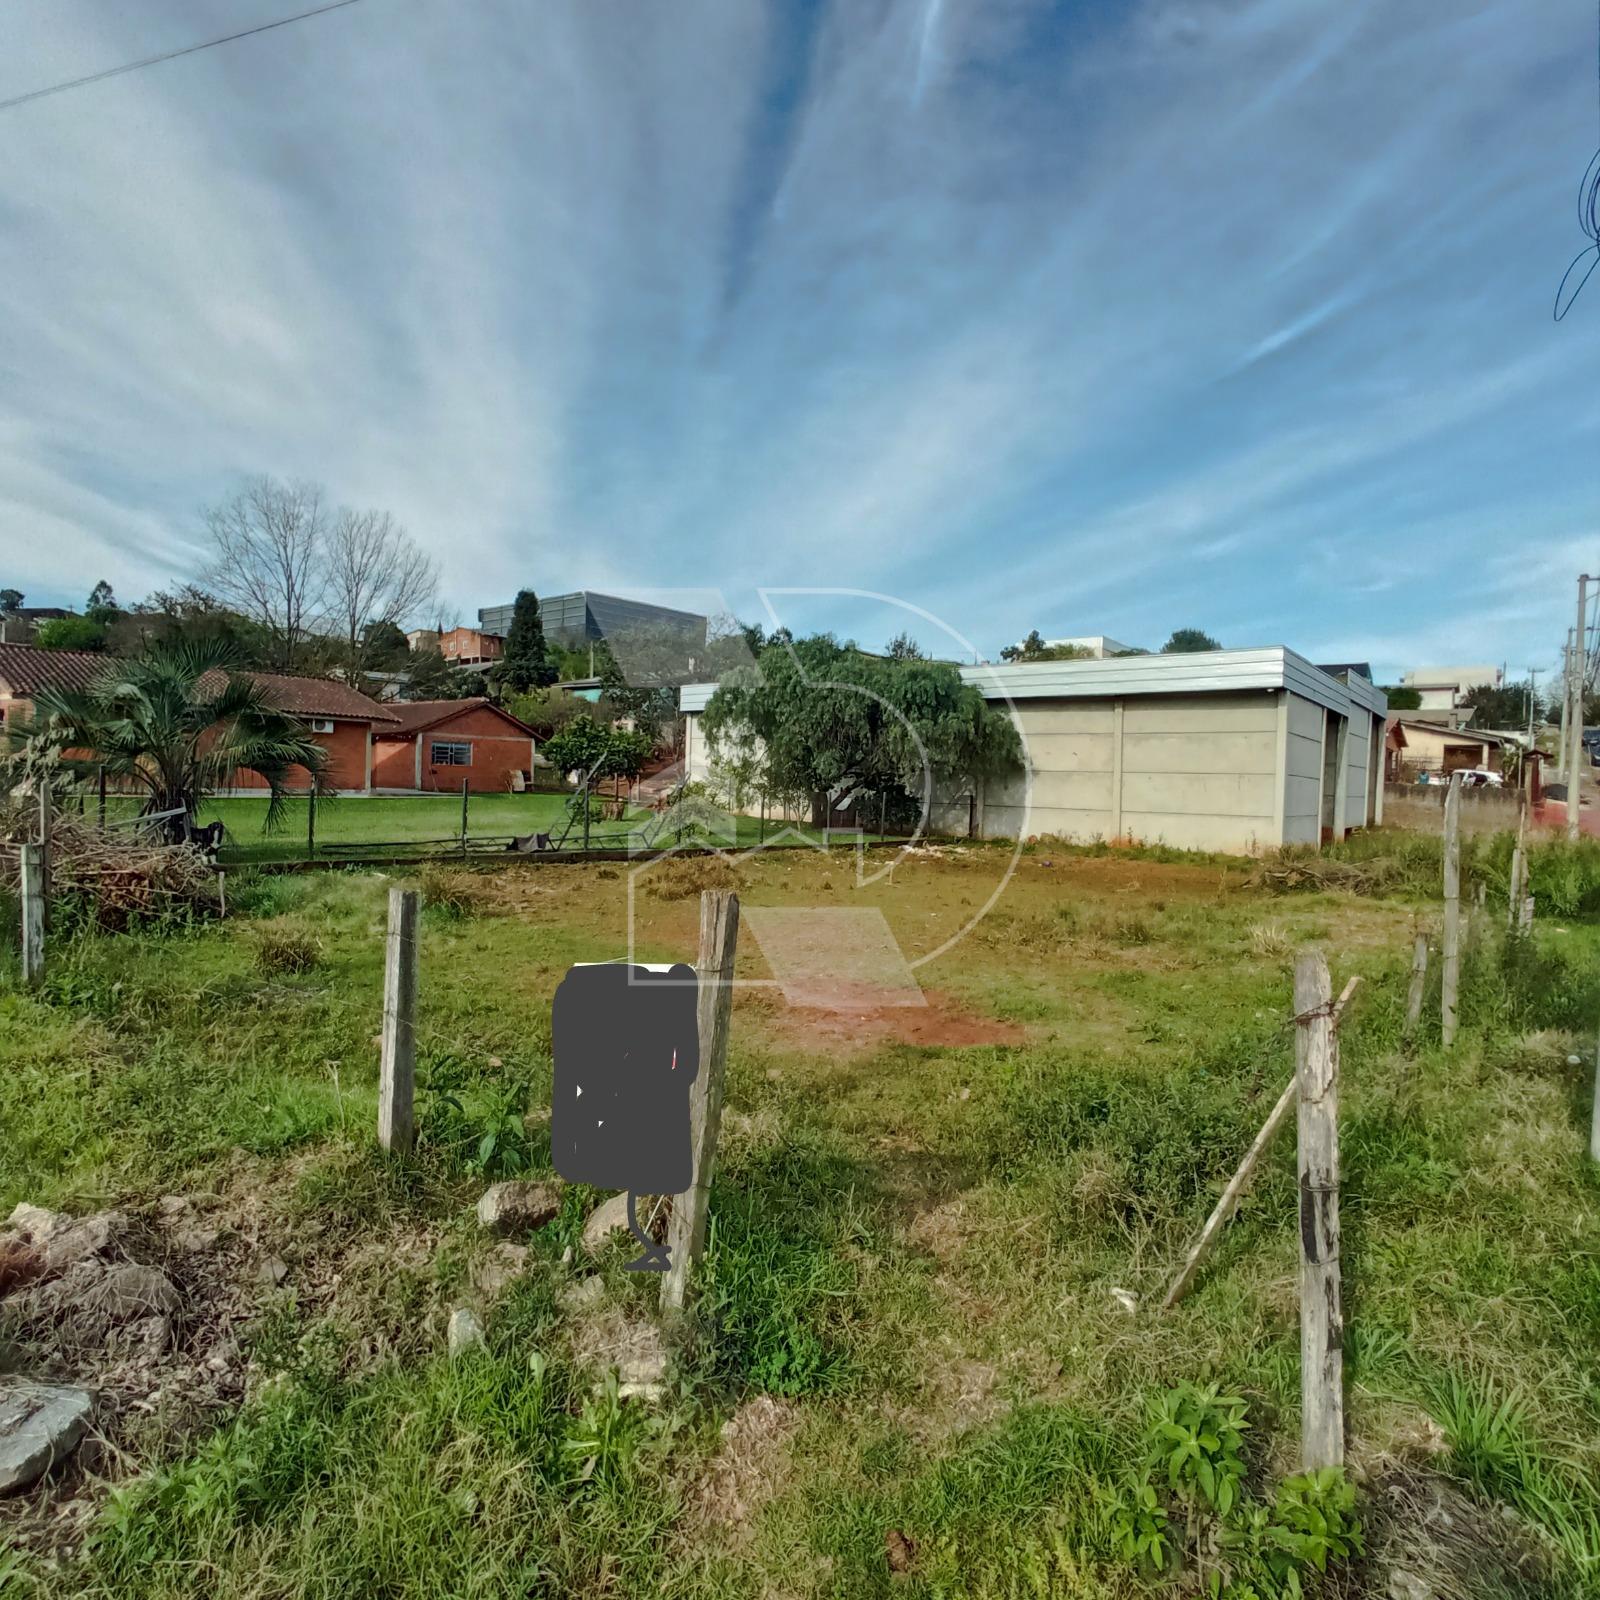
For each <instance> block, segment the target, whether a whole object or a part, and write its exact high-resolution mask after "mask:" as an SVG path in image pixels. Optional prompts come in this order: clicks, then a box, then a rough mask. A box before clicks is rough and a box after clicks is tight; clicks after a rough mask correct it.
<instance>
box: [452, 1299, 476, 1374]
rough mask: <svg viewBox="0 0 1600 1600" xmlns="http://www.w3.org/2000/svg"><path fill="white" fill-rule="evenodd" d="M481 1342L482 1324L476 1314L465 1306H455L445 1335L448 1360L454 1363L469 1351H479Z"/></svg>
mask: <svg viewBox="0 0 1600 1600" xmlns="http://www.w3.org/2000/svg"><path fill="white" fill-rule="evenodd" d="M483 1341H484V1333H483V1324H482V1323H481V1322H480V1321H479V1320H478V1316H477V1313H476V1312H475V1311H471V1310H469V1309H468V1308H467V1307H466V1306H457V1307H456V1308H455V1310H454V1311H452V1312H451V1313H450V1326H449V1328H448V1329H447V1331H446V1333H445V1345H446V1348H447V1349H448V1350H449V1352H450V1359H451V1360H452V1361H455V1360H458V1359H459V1358H460V1357H462V1356H464V1355H465V1354H466V1353H467V1351H469V1350H478V1349H481V1348H482V1346H483Z"/></svg>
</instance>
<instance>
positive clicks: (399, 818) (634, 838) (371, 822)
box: [199, 794, 819, 863]
mask: <svg viewBox="0 0 1600 1600" xmlns="http://www.w3.org/2000/svg"><path fill="white" fill-rule="evenodd" d="M308 811H309V803H308V802H307V800H306V799H304V798H303V797H298V796H297V797H295V798H293V799H290V800H289V801H287V802H286V804H285V806H284V814H283V820H282V822H281V823H280V824H279V826H278V827H277V828H276V829H274V830H273V831H272V832H271V833H268V832H266V831H265V824H266V815H267V802H266V801H265V800H264V799H256V798H254V797H249V798H241V797H230V798H226V799H216V800H212V801H210V802H208V803H207V805H206V806H205V807H204V808H203V810H202V811H201V813H200V819H199V820H200V821H201V822H210V821H213V820H219V821H221V822H222V823H223V824H224V825H225V826H226V828H227V830H228V837H227V839H226V841H225V843H224V847H223V860H224V861H225V862H228V863H231V862H267V861H301V860H304V859H306V856H307V848H308V841H307V826H306V825H307V821H308V815H307V814H308ZM656 820H657V819H656V815H655V813H653V812H651V811H648V810H645V809H642V808H640V807H632V808H630V809H629V812H628V814H627V817H626V818H625V819H624V820H621V821H616V822H611V821H600V820H598V819H596V820H594V821H592V822H591V823H590V825H589V841H590V844H591V845H593V846H595V847H600V846H606V847H611V848H621V847H626V846H627V845H628V844H629V843H630V842H633V843H635V844H642V843H644V842H646V841H647V840H654V841H655V842H656V843H658V844H660V845H663V846H665V845H668V844H670V843H672V842H673V840H672V835H671V834H670V833H667V832H662V833H660V834H659V837H658V836H657V835H656V833H655V831H654V825H655V823H656ZM566 825H567V797H566V796H565V795H560V794H489V795H472V796H470V797H469V799H468V802H467V832H468V836H469V838H478V839H484V838H506V837H508V836H510V835H512V834H527V833H549V834H551V835H552V836H559V835H560V834H561V832H562V830H563V829H564V828H565V827H566ZM737 825H738V844H739V845H740V846H741V847H745V846H749V845H753V844H755V843H757V842H758V840H759V839H760V838H761V837H762V836H763V833H764V836H765V837H766V838H768V839H773V838H776V837H777V835H778V833H779V831H780V829H781V828H783V827H785V826H790V825H786V824H780V823H777V822H770V821H769V822H768V823H767V824H766V825H765V829H764V830H763V827H762V824H761V821H760V819H759V818H757V817H740V818H738V819H737ZM793 832H794V834H795V835H796V836H798V837H803V838H807V839H815V838H817V837H819V835H818V833H817V831H816V830H814V829H811V828H794V829H793ZM460 836H461V797H460V796H459V795H454V796H452V795H375V796H372V797H371V798H367V797H362V796H350V795H344V796H339V797H337V798H334V799H323V800H319V801H318V802H317V815H316V842H317V845H318V847H319V848H320V847H322V846H324V845H349V844H367V845H373V846H378V845H384V844H397V845H399V844H415V845H422V844H427V843H438V842H440V841H454V840H457V839H459V838H460ZM718 842H721V841H718ZM582 844H583V824H582V822H581V821H579V822H577V823H575V824H574V826H573V827H572V829H571V831H570V833H568V834H567V838H566V848H568V849H578V848H581V846H582Z"/></svg>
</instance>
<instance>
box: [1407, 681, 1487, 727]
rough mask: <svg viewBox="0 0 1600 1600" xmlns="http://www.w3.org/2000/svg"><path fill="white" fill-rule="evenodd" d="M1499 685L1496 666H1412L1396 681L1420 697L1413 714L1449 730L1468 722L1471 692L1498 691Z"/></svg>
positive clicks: (1470, 714)
mask: <svg viewBox="0 0 1600 1600" xmlns="http://www.w3.org/2000/svg"><path fill="white" fill-rule="evenodd" d="M1503 683H1504V675H1503V674H1502V672H1501V670H1500V668H1499V667H1415V668H1413V669H1412V670H1411V671H1410V672H1407V673H1405V674H1404V675H1403V676H1402V677H1401V679H1400V684H1401V687H1402V688H1406V689H1415V690H1416V691H1417V694H1418V695H1419V696H1420V697H1421V700H1422V703H1421V705H1419V706H1418V707H1417V708H1416V712H1415V714H1416V715H1419V716H1421V717H1422V719H1423V720H1424V721H1427V722H1447V723H1449V724H1450V726H1451V727H1459V726H1461V725H1462V724H1464V723H1466V722H1469V721H1471V718H1472V713H1471V710H1470V708H1468V707H1467V705H1466V699H1467V696H1468V695H1469V694H1471V693H1472V691H1473V690H1474V689H1498V688H1500V687H1501V686H1502V684H1503ZM1463 712H1465V715H1462V714H1461V713H1463Z"/></svg>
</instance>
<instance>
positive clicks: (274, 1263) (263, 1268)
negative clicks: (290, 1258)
mask: <svg viewBox="0 0 1600 1600" xmlns="http://www.w3.org/2000/svg"><path fill="white" fill-rule="evenodd" d="M288 1276H289V1263H288V1262H287V1261H285V1260H284V1259H283V1257H282V1256H268V1257H267V1258H266V1260H264V1261H263V1262H262V1263H261V1265H260V1266H259V1267H257V1268H256V1281H257V1282H259V1283H264V1284H267V1285H269V1286H270V1287H271V1288H274V1289H275V1288H277V1286H278V1285H279V1284H280V1283H282V1282H283V1280H284V1279H285V1278H287V1277H288Z"/></svg>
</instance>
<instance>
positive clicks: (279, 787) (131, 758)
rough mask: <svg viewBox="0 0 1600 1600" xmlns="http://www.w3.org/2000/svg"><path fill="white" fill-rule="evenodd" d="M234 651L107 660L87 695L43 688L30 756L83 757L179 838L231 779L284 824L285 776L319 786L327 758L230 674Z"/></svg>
mask: <svg viewBox="0 0 1600 1600" xmlns="http://www.w3.org/2000/svg"><path fill="white" fill-rule="evenodd" d="M236 664H237V657H236V655H235V653H234V651H233V649H232V647H231V646H229V645H228V644H226V643H224V642H222V641H220V640H215V639H202V640H178V641H175V642H171V643H165V644H157V645H152V646H151V647H150V648H149V649H148V650H146V652H145V653H144V654H143V655H141V656H136V657H132V658H130V659H128V660H122V661H108V662H107V664H106V671H105V673H104V675H103V676H101V677H100V678H98V679H97V680H96V681H95V682H94V683H93V684H92V685H91V686H90V687H89V688H87V689H48V690H47V689H41V690H40V691H39V693H38V694H37V695H36V696H35V699H34V720H33V725H32V727H31V728H30V729H29V730H28V735H29V742H30V744H31V745H33V746H35V747H36V748H47V749H52V750H57V751H73V752H84V753H86V755H84V756H81V757H80V759H87V760H90V761H93V762H94V763H95V764H96V765H99V766H101V767H103V768H104V769H105V772H106V775H107V776H108V777H111V778H122V779H125V780H128V781H131V782H133V783H136V784H138V785H139V786H140V787H141V788H142V789H143V790H144V791H145V804H144V812H145V814H152V813H156V812H163V811H179V810H180V808H181V814H180V815H178V816H175V817H173V818H172V819H171V820H170V821H169V822H168V824H167V832H168V833H169V835H170V836H171V837H172V838H174V839H182V838H185V837H186V836H187V834H188V831H189V827H190V825H191V824H192V823H193V822H194V817H195V812H196V811H197V810H198V809H199V806H200V803H201V801H202V800H204V799H205V797H206V796H207V795H208V794H209V793H211V791H212V790H214V789H216V788H218V787H220V786H221V785H222V784H223V783H225V782H226V781H227V779H228V777H229V775H230V774H231V773H233V772H237V771H246V772H254V773H256V774H257V775H258V776H259V777H261V778H262V779H264V780H265V782H266V785H267V793H268V800H267V819H266V823H267V826H268V827H269V828H271V827H274V826H276V825H277V823H278V822H280V821H281V820H282V817H283V804H284V797H285V794H286V793H287V790H286V783H287V780H288V777H289V774H290V772H291V771H292V770H293V769H294V768H296V767H300V768H303V769H304V770H305V771H307V772H309V773H310V774H311V777H312V781H313V783H315V784H316V785H317V786H318V787H320V786H321V782H322V777H323V774H324V772H325V770H326V766H327V752H326V751H325V750H324V749H323V748H322V746H321V745H319V744H318V743H317V742H316V740H315V739H313V738H312V737H311V735H310V734H309V733H308V732H307V731H306V727H305V724H304V723H302V722H301V721H299V720H298V719H297V718H295V717H293V716H290V715H287V714H286V713H284V712H282V711H279V710H276V709H275V708H274V707H273V706H272V705H270V704H269V703H268V701H267V694H266V690H265V688H264V687H263V686H262V684H261V683H260V682H259V681H258V680H257V679H255V678H252V677H251V676H249V675H248V674H247V673H239V672H235V671H234V670H233V668H234V667H235V666H236Z"/></svg>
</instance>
